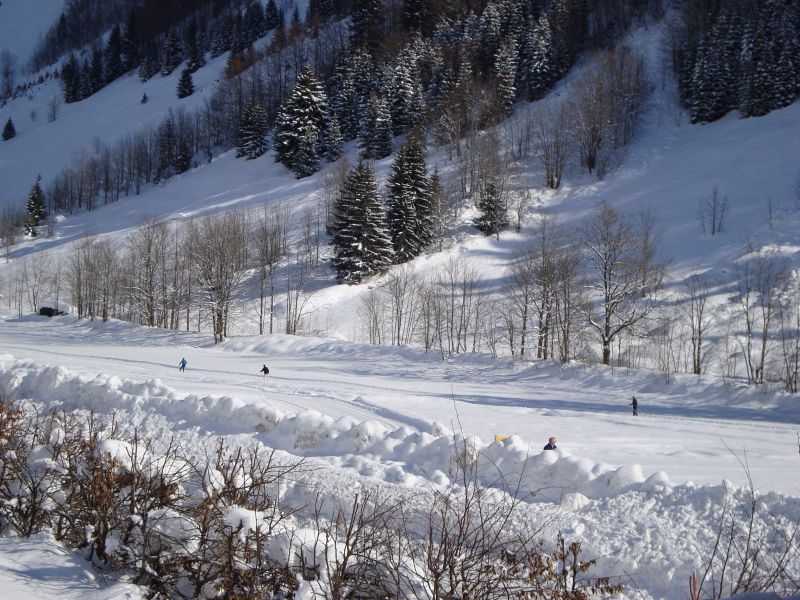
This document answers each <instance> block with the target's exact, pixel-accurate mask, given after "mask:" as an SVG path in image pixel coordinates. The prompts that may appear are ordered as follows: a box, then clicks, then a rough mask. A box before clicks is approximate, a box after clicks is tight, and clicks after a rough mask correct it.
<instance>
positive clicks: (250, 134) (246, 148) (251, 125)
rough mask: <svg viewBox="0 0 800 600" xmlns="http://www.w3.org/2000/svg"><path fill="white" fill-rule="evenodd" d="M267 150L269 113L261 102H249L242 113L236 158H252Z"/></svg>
mask: <svg viewBox="0 0 800 600" xmlns="http://www.w3.org/2000/svg"><path fill="white" fill-rule="evenodd" d="M266 151H267V113H266V111H265V110H264V108H263V107H262V106H261V105H260V104H257V103H256V104H249V105H247V106H246V107H245V109H244V112H243V114H242V123H241V125H240V127H239V144H238V146H237V147H236V158H240V157H242V156H244V157H245V158H246V159H248V160H250V159H253V158H258V157H259V156H261V155H262V154H264V153H265V152H266Z"/></svg>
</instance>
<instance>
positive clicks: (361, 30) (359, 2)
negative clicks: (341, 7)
mask: <svg viewBox="0 0 800 600" xmlns="http://www.w3.org/2000/svg"><path fill="white" fill-rule="evenodd" d="M382 14H383V4H382V3H381V1H380V0H354V1H353V8H352V12H351V20H350V45H351V46H353V48H363V49H365V50H367V51H368V52H372V51H374V50H376V49H377V48H378V47H379V46H380V44H381V41H382V37H383V23H382V21H381V19H382Z"/></svg>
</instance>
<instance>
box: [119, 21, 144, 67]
mask: <svg viewBox="0 0 800 600" xmlns="http://www.w3.org/2000/svg"><path fill="white" fill-rule="evenodd" d="M140 43H141V41H140V40H139V30H138V27H137V25H136V11H133V10H131V11H130V12H129V13H128V19H127V20H126V21H125V29H124V31H123V33H122V54H123V56H124V61H123V63H124V65H125V71H126V72H127V71H130V70H132V69H135V68H136V67H138V66H139V63H140V61H141V57H140V52H139V45H140Z"/></svg>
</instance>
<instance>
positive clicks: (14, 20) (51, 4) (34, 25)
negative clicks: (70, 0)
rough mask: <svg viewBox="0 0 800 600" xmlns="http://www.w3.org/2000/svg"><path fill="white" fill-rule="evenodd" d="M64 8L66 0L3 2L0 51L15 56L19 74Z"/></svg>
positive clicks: (0, 4) (0, 19) (14, 0)
mask: <svg viewBox="0 0 800 600" xmlns="http://www.w3.org/2000/svg"><path fill="white" fill-rule="evenodd" d="M64 5H65V2H64V0H2V2H0V52H2V51H3V50H8V51H9V52H11V53H13V54H14V55H16V57H17V73H18V74H19V71H20V70H21V69H23V68H24V67H25V65H26V64H27V62H28V60H29V59H30V58H31V56H32V54H33V51H34V50H35V49H36V44H37V43H38V42H39V38H40V37H41V36H43V35H44V34H45V33H46V32H47V30H48V29H49V28H50V26H51V25H53V24H55V22H56V21H57V20H58V18H59V17H60V16H61V11H62V10H63V9H64ZM17 80H18V81H20V80H22V77H19V76H18V78H17Z"/></svg>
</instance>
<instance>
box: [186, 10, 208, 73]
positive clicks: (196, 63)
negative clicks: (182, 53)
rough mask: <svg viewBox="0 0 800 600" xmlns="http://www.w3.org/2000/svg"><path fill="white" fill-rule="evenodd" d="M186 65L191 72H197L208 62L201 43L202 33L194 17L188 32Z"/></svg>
mask: <svg viewBox="0 0 800 600" xmlns="http://www.w3.org/2000/svg"><path fill="white" fill-rule="evenodd" d="M186 55H187V62H186V67H187V68H188V69H189V72H190V73H194V72H196V71H197V70H198V69H200V68H202V67H203V66H205V64H206V58H205V53H204V51H203V47H202V44H201V43H200V34H199V29H198V26H197V21H196V20H194V19H192V21H191V23H189V28H188V30H187V32H186Z"/></svg>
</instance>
